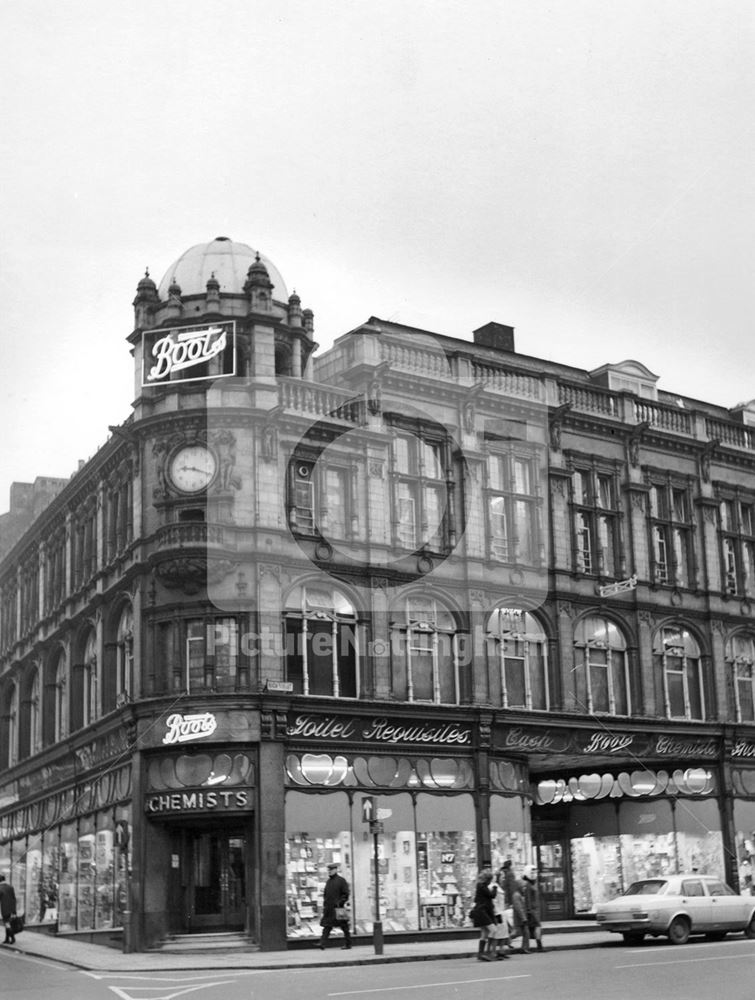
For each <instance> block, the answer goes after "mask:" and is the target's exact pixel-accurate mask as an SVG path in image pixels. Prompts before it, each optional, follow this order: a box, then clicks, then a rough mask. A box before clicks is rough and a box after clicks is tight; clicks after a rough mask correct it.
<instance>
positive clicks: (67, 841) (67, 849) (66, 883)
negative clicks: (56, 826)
mask: <svg viewBox="0 0 755 1000" xmlns="http://www.w3.org/2000/svg"><path fill="white" fill-rule="evenodd" d="M78 857H79V843H78V835H77V833H76V823H66V824H65V825H64V826H63V827H61V831H60V879H59V884H58V930H59V931H75V930H76V879H77V874H78Z"/></svg>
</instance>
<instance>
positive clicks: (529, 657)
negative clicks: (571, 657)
mask: <svg viewBox="0 0 755 1000" xmlns="http://www.w3.org/2000/svg"><path fill="white" fill-rule="evenodd" d="M487 633H488V637H489V644H488V650H489V652H490V651H491V648H492V650H493V656H494V658H495V661H496V663H497V665H498V670H499V672H500V683H501V704H502V705H503V706H504V708H534V709H547V708H549V707H550V691H549V688H548V654H547V643H546V636H545V633H544V632H543V629H542V628H541V626H540V623H539V622H538V620H537V619H536V618H535V617H534V615H531V614H529V613H528V612H526V611H521V610H520V609H519V608H496V609H495V611H494V612H493V613H492V614H491V616H490V617H489V618H488V624H487Z"/></svg>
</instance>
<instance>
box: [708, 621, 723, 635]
mask: <svg viewBox="0 0 755 1000" xmlns="http://www.w3.org/2000/svg"><path fill="white" fill-rule="evenodd" d="M710 627H711V629H712V630H713V631H714V632H717V633H718V635H725V634H726V625H725V624H724V621H723V618H711V620H710Z"/></svg>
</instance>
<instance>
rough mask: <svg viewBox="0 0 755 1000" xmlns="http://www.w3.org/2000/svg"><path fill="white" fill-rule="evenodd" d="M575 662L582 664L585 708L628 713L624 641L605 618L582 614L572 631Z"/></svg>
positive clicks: (619, 713)
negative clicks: (587, 616)
mask: <svg viewBox="0 0 755 1000" xmlns="http://www.w3.org/2000/svg"><path fill="white" fill-rule="evenodd" d="M574 646H575V665H576V666H577V667H583V668H584V677H585V684H586V687H587V711H588V712H605V713H607V714H609V715H631V712H632V700H631V694H630V686H629V663H628V657H627V644H626V640H625V638H624V635H623V633H622V631H621V629H620V628H619V627H618V626H617V625H615V624H614V623H613V622H612V621H610V620H609V619H608V618H603V617H602V616H598V615H591V616H590V617H589V618H583V619H582V621H581V622H579V624H578V625H577V627H576V630H575V635H574Z"/></svg>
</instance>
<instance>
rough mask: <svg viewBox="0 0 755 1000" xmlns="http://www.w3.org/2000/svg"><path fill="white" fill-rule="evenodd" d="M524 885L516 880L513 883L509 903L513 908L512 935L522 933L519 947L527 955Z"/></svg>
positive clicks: (527, 938)
mask: <svg viewBox="0 0 755 1000" xmlns="http://www.w3.org/2000/svg"><path fill="white" fill-rule="evenodd" d="M524 885H525V883H524V882H519V881H516V882H515V883H514V889H513V895H512V898H511V905H512V908H513V910H514V937H518V936H519V934H521V935H522V947H521V948H520V952H521V954H522V955H529V953H530V928H529V923H528V922H527V904H526V902H525V899H524Z"/></svg>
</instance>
